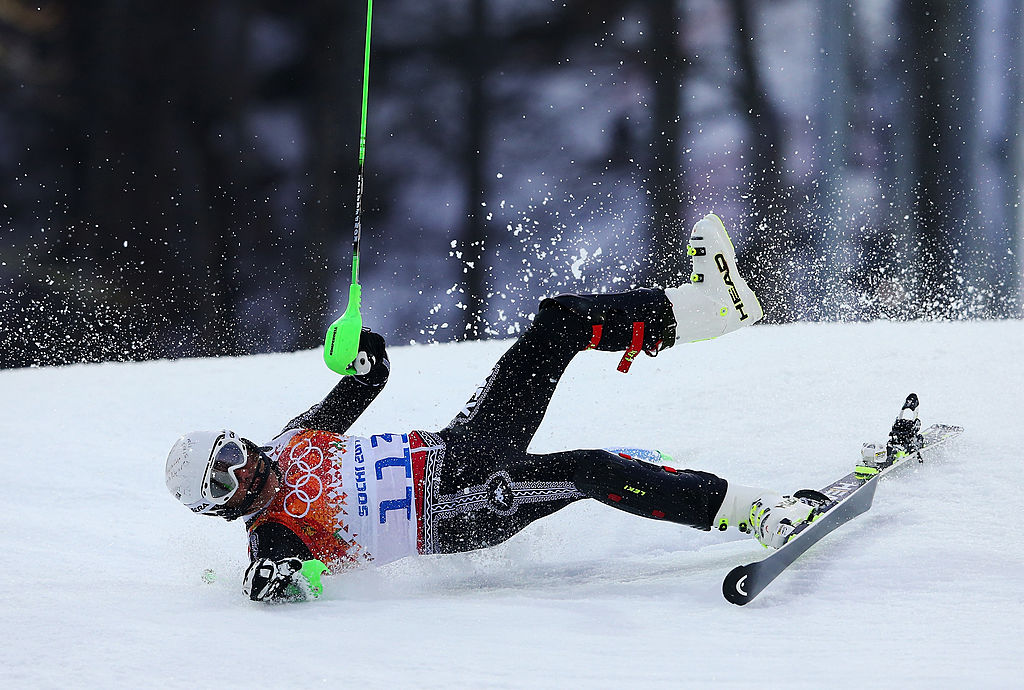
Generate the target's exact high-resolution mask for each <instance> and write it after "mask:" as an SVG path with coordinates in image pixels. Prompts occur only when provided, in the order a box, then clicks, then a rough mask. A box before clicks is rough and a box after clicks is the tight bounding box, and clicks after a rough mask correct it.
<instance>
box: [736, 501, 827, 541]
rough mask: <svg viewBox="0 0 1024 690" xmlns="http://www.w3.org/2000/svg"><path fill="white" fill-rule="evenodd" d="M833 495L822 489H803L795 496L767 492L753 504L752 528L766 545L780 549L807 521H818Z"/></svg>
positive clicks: (751, 507)
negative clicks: (823, 491) (828, 494)
mask: <svg viewBox="0 0 1024 690" xmlns="http://www.w3.org/2000/svg"><path fill="white" fill-rule="evenodd" d="M830 502H831V499H830V498H829V497H828V496H826V495H825V494H823V493H821V492H820V491H815V490H813V489H801V490H800V491H795V492H794V493H793V495H792V496H779V495H778V494H770V493H769V494H765V495H763V496H761V497H760V498H759V499H757V500H756V501H754V503H753V505H751V506H750V523H749V524H750V529H751V531H753V533H754V537H755V538H756V539H757V541H759V542H760V543H761V545H762V546H764V547H765V548H771V549H778V548H780V547H782V546H784V545H785V543H786V542H787V541H789V540H790V539H791V538H792V537H793V535H794V533H795V532H796V531H797V530H798V529H799V528H800V527H801V526H803V525H806V524H810V523H811V522H814V519H815V518H816V517H817V516H818V514H819V513H820V512H821V511H820V509H821V508H822V507H823V506H825V505H826V504H828V503H830Z"/></svg>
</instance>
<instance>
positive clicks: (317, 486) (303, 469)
mask: <svg viewBox="0 0 1024 690" xmlns="http://www.w3.org/2000/svg"><path fill="white" fill-rule="evenodd" d="M310 456H314V457H313V458H310ZM289 457H290V460H291V462H290V463H289V464H288V470H287V471H286V472H285V480H284V484H285V486H286V487H288V488H289V489H290V491H289V492H288V493H287V495H285V497H284V510H285V512H286V513H288V514H289V515H291V516H292V517H293V518H296V519H302V518H304V517H306V515H308V514H309V510H310V508H311V507H312V506H313V504H314V503H316V501H317V500H319V499H320V497H321V496H322V495H323V493H324V485H323V482H322V481H321V480H320V477H319V476H317V474H316V470H318V469H319V468H320V466H321V465H323V463H324V453H323V451H322V450H320V449H319V448H317V447H316V446H314V445H313V444H312V442H311V441H309V440H308V439H307V440H305V441H303V442H302V443H299V444H296V446H295V447H294V448H292V449H291V452H290V453H289ZM314 459H315V460H316V463H315V464H311V460H314ZM296 504H299V505H301V506H302V508H301V512H299V511H298V510H292V508H293V506H295V505H296Z"/></svg>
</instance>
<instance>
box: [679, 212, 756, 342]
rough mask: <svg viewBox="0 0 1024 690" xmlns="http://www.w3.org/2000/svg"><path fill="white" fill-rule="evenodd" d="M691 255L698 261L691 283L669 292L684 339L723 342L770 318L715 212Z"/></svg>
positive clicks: (697, 230) (698, 230)
mask: <svg viewBox="0 0 1024 690" xmlns="http://www.w3.org/2000/svg"><path fill="white" fill-rule="evenodd" d="M686 253H687V254H689V255H690V256H691V257H692V258H693V273H692V275H691V276H690V284H689V285H683V286H680V287H677V288H667V289H666V290H665V295H666V296H667V297H668V299H669V301H670V302H672V312H673V315H674V316H675V319H676V337H677V339H678V340H679V341H681V342H684V343H685V342H693V341H695V340H708V339H710V338H717V337H718V336H720V335H724V334H725V333H730V332H732V331H735V330H736V329H737V328H742V327H743V326H749V325H751V324H753V323H757V322H758V321H760V320H761V318H763V317H764V311H763V310H762V309H761V304H760V303H759V302H758V301H757V297H756V296H755V295H754V291H753V290H751V289H750V288H749V287H748V286H747V283H746V281H745V280H743V277H742V276H740V273H739V271H738V270H737V268H736V249H735V248H734V247H733V246H732V240H730V239H729V233H728V232H726V230H725V225H723V224H722V221H721V219H720V218H719V217H718V216H716V215H714V214H713V213H712V214H708V215H706V216H704V218H702V219H701V220H699V221H697V224H696V225H694V226H693V230H692V232H691V233H690V244H689V245H687V247H686Z"/></svg>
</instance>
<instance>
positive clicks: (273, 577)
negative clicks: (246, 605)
mask: <svg viewBox="0 0 1024 690" xmlns="http://www.w3.org/2000/svg"><path fill="white" fill-rule="evenodd" d="M300 570H302V561H301V560H300V559H298V558H283V559H281V560H280V561H272V560H270V559H269V558H260V559H257V560H255V561H253V562H252V563H250V564H249V567H248V568H246V570H245V580H244V581H243V583H242V591H243V592H245V594H246V596H248V597H249V598H250V599H252V600H253V601H273V600H275V599H287V598H288V596H287V592H286V590H287V589H288V587H289V585H291V584H293V582H292V576H293V575H294V574H295V573H297V572H299V571H300Z"/></svg>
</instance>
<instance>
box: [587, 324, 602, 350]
mask: <svg viewBox="0 0 1024 690" xmlns="http://www.w3.org/2000/svg"><path fill="white" fill-rule="evenodd" d="M603 328H604V327H603V326H602V325H601V324H599V323H595V324H594V334H593V335H592V336H590V344H589V345H587V347H586V349H588V350H593V349H594V348H595V347H597V344H598V343H599V342H601V330H602V329H603Z"/></svg>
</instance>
